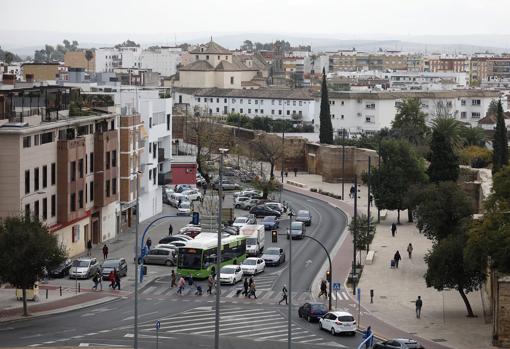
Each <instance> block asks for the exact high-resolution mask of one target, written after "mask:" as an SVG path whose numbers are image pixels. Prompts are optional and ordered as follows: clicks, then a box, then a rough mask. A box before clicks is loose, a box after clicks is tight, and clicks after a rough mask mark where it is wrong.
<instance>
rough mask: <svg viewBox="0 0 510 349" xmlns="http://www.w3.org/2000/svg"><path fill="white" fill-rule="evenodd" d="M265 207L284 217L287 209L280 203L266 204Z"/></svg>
mask: <svg viewBox="0 0 510 349" xmlns="http://www.w3.org/2000/svg"><path fill="white" fill-rule="evenodd" d="M264 206H266V207H269V208H270V209H272V210H275V211H278V212H280V214H281V215H282V214H283V213H284V212H285V207H284V206H283V205H282V204H280V203H279V202H265V203H264Z"/></svg>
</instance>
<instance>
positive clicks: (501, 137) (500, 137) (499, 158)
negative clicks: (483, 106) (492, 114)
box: [492, 100, 508, 173]
mask: <svg viewBox="0 0 510 349" xmlns="http://www.w3.org/2000/svg"><path fill="white" fill-rule="evenodd" d="M492 144H493V148H494V151H493V153H492V172H493V173H496V172H498V171H499V170H500V169H501V168H502V167H503V166H506V165H508V138H507V129H506V125H505V115H504V114H503V106H502V105H501V100H500V101H499V102H498V110H497V113H496V130H495V132H494V139H493V141H492Z"/></svg>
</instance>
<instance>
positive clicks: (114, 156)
mask: <svg viewBox="0 0 510 349" xmlns="http://www.w3.org/2000/svg"><path fill="white" fill-rule="evenodd" d="M112 167H117V151H116V150H112Z"/></svg>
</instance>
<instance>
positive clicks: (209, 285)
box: [207, 275, 214, 295]
mask: <svg viewBox="0 0 510 349" xmlns="http://www.w3.org/2000/svg"><path fill="white" fill-rule="evenodd" d="M213 286H214V279H213V277H212V275H209V277H208V278H207V294H211V295H212V288H213Z"/></svg>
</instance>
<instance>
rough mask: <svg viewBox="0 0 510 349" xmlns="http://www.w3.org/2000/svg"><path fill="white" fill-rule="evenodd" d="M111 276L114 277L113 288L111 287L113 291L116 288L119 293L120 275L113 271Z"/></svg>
mask: <svg viewBox="0 0 510 349" xmlns="http://www.w3.org/2000/svg"><path fill="white" fill-rule="evenodd" d="M113 274H114V276H115V286H114V287H113V289H115V287H117V290H119V291H120V274H119V273H118V272H117V270H115V269H114V273H113Z"/></svg>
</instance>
